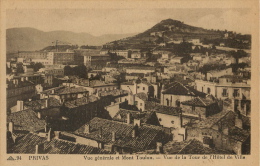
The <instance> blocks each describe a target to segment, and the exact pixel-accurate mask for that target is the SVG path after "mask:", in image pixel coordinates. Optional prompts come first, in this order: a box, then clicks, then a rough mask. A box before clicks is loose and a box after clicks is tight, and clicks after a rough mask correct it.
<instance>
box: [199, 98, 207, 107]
mask: <svg viewBox="0 0 260 166" xmlns="http://www.w3.org/2000/svg"><path fill="white" fill-rule="evenodd" d="M197 98H199V100H200V101H201V102H202V103H203V104H204V105H205V106H207V104H206V103H205V102H204V101H203V100H202V99H201V98H200V97H199V96H198V97H197Z"/></svg>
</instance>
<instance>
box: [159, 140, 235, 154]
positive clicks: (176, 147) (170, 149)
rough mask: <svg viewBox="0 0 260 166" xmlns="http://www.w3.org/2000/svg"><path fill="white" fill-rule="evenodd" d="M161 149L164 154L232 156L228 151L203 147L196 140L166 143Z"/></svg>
mask: <svg viewBox="0 0 260 166" xmlns="http://www.w3.org/2000/svg"><path fill="white" fill-rule="evenodd" d="M163 149H164V152H165V153H166V154H233V153H232V152H230V151H226V150H220V149H212V148H209V147H205V146H203V143H202V142H200V141H198V140H196V139H192V140H187V141H183V142H168V143H167V144H165V145H164V148H163Z"/></svg>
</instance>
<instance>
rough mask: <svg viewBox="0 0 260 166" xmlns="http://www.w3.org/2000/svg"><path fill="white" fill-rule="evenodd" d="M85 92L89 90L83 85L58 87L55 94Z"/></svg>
mask: <svg viewBox="0 0 260 166" xmlns="http://www.w3.org/2000/svg"><path fill="white" fill-rule="evenodd" d="M84 92H88V91H87V90H86V89H85V88H83V87H65V88H62V89H57V90H56V91H55V94H58V95H64V94H70V93H84Z"/></svg>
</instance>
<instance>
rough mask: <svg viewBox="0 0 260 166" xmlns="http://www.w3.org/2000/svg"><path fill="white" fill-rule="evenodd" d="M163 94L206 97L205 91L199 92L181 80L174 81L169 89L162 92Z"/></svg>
mask: <svg viewBox="0 0 260 166" xmlns="http://www.w3.org/2000/svg"><path fill="white" fill-rule="evenodd" d="M162 93H163V94H171V95H186V96H201V97H205V95H206V94H205V93H202V92H199V91H197V90H195V89H194V88H192V87H189V86H185V85H183V84H182V83H180V82H174V83H173V84H171V85H170V86H169V88H168V89H166V90H164V91H163V92H162Z"/></svg>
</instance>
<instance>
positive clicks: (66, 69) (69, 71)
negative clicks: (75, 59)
mask: <svg viewBox="0 0 260 166" xmlns="http://www.w3.org/2000/svg"><path fill="white" fill-rule="evenodd" d="M64 75H66V76H69V75H72V68H71V67H70V66H68V65H67V66H65V67H64Z"/></svg>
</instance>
